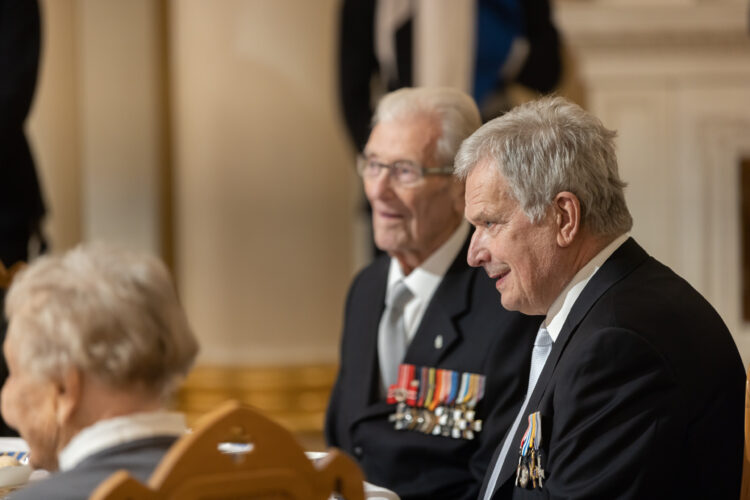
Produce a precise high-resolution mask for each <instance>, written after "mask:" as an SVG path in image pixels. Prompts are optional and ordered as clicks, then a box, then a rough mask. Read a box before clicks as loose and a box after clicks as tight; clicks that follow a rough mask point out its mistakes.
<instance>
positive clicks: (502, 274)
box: [489, 269, 510, 286]
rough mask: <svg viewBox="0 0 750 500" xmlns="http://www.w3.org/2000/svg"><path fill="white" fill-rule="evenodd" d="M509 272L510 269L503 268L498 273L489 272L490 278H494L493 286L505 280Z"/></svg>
mask: <svg viewBox="0 0 750 500" xmlns="http://www.w3.org/2000/svg"><path fill="white" fill-rule="evenodd" d="M509 274H510V269H505V270H503V271H500V272H499V273H495V274H490V275H489V276H490V279H493V280H495V286H499V285H500V284H501V283H503V281H504V280H505V278H506V276H508V275H509Z"/></svg>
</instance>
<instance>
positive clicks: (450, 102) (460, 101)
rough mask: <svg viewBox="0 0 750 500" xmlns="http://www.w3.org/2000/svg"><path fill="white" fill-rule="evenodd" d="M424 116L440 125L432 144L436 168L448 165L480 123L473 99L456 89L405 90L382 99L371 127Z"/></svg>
mask: <svg viewBox="0 0 750 500" xmlns="http://www.w3.org/2000/svg"><path fill="white" fill-rule="evenodd" d="M425 115H426V116H435V117H436V118H437V119H438V120H439V123H440V130H441V133H440V139H438V141H437V144H436V145H435V157H436V159H437V161H438V162H439V164H440V166H448V165H452V164H453V158H454V157H455V156H456V152H457V151H458V148H459V147H460V146H461V141H463V140H464V139H466V138H467V137H469V135H471V133H472V132H474V131H475V130H476V129H477V128H478V127H479V126H480V125H481V124H482V119H481V117H480V115H479V109H477V105H476V104H475V103H474V99H472V98H471V96H469V95H467V94H466V93H464V92H462V91H460V90H458V89H454V88H448V87H414V88H411V87H407V88H402V89H399V90H396V91H394V92H390V93H389V94H386V95H385V96H383V98H382V99H381V100H380V102H379V103H378V107H377V109H376V110H375V115H374V116H373V120H372V121H373V127H374V126H375V125H376V124H378V123H380V122H387V121H394V120H400V119H404V118H408V117H412V116H425Z"/></svg>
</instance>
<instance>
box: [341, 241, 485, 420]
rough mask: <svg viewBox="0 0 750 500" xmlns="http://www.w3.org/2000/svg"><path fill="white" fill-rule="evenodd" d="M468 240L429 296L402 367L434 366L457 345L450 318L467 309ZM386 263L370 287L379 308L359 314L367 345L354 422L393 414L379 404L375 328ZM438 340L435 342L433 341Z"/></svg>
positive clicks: (380, 310) (381, 305) (382, 304)
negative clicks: (410, 365) (428, 301)
mask: <svg viewBox="0 0 750 500" xmlns="http://www.w3.org/2000/svg"><path fill="white" fill-rule="evenodd" d="M470 241H471V238H470V237H469V238H467V239H466V241H465V242H464V246H463V247H462V248H461V251H460V252H459V253H458V255H457V256H456V258H455V260H454V261H453V263H452V264H451V266H450V267H449V268H448V271H447V272H446V273H445V276H444V277H443V279H442V281H441V282H440V285H438V288H437V290H435V294H434V295H433V296H432V299H431V300H430V303H429V305H428V306H427V309H426V310H425V313H424V315H423V316H422V320H421V321H420V323H419V327H418V329H417V332H416V333H415V335H414V338H413V339H412V341H411V343H410V344H409V348H408V349H407V352H406V356H405V358H404V363H410V364H414V365H418V366H437V365H438V364H439V363H440V361H442V360H443V359H444V357H445V356H446V355H447V353H449V352H450V349H451V347H452V346H453V345H454V344H456V343H457V342H459V341H460V339H461V334H460V333H459V331H458V330H457V329H456V327H455V322H454V318H455V317H456V316H458V315H459V314H461V313H463V312H464V311H465V310H466V308H467V307H468V301H469V288H470V287H471V281H472V276H473V273H467V272H465V271H466V268H467V267H468V264H467V262H466V253H467V252H468V249H469V243H470ZM389 264H390V260H389V259H384V262H383V266H382V269H379V270H378V275H377V276H378V279H377V282H376V283H373V287H372V291H371V293H372V297H373V299H372V302H371V303H370V306H373V305H374V304H375V303H376V301H377V303H378V304H379V307H370V308H369V309H367V310H366V311H361V314H362V323H361V324H362V331H363V339H364V341H365V342H366V343H367V353H368V354H364V355H363V357H362V359H361V360H360V361H361V363H362V364H361V366H362V367H363V368H364V369H365V370H366V373H367V374H368V375H367V376H365V377H362V378H363V386H362V387H360V388H359V389H360V393H359V394H357V398H358V399H357V401H356V404H357V407H358V408H361V409H362V412H361V413H359V417H358V418H357V421H359V420H361V419H363V418H370V417H373V416H376V415H379V414H383V413H388V412H392V411H393V407H392V406H391V405H388V404H386V403H385V401H380V400H379V392H378V391H379V383H380V382H379V366H378V357H377V352H378V327H379V325H380V317H381V316H382V314H383V310H384V309H385V290H386V288H387V281H388V266H389ZM438 336H439V337H440V338H439V340H438V339H437V337H438Z"/></svg>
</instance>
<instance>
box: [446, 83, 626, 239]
mask: <svg viewBox="0 0 750 500" xmlns="http://www.w3.org/2000/svg"><path fill="white" fill-rule="evenodd" d="M615 136H616V133H615V132H614V131H612V130H609V129H607V128H605V127H604V125H603V124H602V122H601V121H599V119H598V118H596V117H595V116H593V115H591V114H589V113H587V112H586V111H584V110H583V109H582V108H581V107H580V106H578V105H576V104H573V103H571V102H569V101H567V100H565V99H563V98H562V97H543V98H541V99H538V100H535V101H531V102H528V103H525V104H522V105H520V106H517V107H516V108H514V109H512V110H511V111H509V112H508V113H506V114H505V115H503V116H501V117H499V118H495V119H494V120H491V121H489V122H487V123H486V124H485V125H483V126H482V127H481V128H480V129H479V130H477V131H476V132H475V133H474V134H473V135H472V136H471V137H469V138H468V139H466V141H464V143H463V144H462V145H461V148H460V150H459V152H458V155H456V162H455V172H456V175H457V176H459V178H462V179H465V178H466V177H467V176H468V175H469V173H470V172H471V170H472V169H473V168H474V167H476V166H477V164H479V163H480V162H483V161H491V162H492V164H493V165H494V166H495V167H496V168H497V170H498V172H499V173H500V174H501V175H502V176H503V177H504V178H505V179H506V180H507V182H508V185H509V186H510V189H511V191H512V193H510V194H512V195H513V196H514V197H515V199H516V200H517V201H518V202H519V204H520V206H521V209H522V210H523V211H524V213H525V214H526V215H527V216H528V217H529V219H530V220H531V221H532V222H538V221H540V220H541V219H542V217H543V216H544V214H545V212H546V211H547V209H548V207H549V205H550V203H552V201H553V199H554V197H555V195H556V194H557V193H559V192H562V191H569V192H571V193H573V194H575V195H576V196H577V197H578V199H579V201H580V203H581V210H582V213H583V215H582V220H583V223H584V224H585V225H586V226H587V227H588V228H589V230H590V231H591V232H592V233H593V234H598V235H619V234H622V233H624V232H627V231H628V230H630V228H631V227H632V225H633V219H632V217H631V215H630V212H629V211H628V207H627V205H626V203H625V195H624V191H623V189H624V188H625V186H626V184H625V183H624V182H623V181H622V180H620V176H619V174H618V169H617V157H616V155H615V146H614V138H615Z"/></svg>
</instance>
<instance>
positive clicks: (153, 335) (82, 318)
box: [5, 244, 198, 396]
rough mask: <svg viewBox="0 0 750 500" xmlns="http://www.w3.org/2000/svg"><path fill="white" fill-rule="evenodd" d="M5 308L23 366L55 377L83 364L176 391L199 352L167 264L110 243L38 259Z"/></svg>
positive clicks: (106, 377)
mask: <svg viewBox="0 0 750 500" xmlns="http://www.w3.org/2000/svg"><path fill="white" fill-rule="evenodd" d="M5 311H6V315H7V317H8V319H9V322H10V326H9V330H8V335H13V336H14V338H13V341H14V346H17V350H16V353H17V359H18V365H19V366H20V367H22V368H21V369H23V370H29V371H31V372H33V373H34V374H35V375H38V376H43V377H46V378H48V379H53V380H57V379H59V378H60V377H62V376H63V374H64V373H65V372H66V371H67V370H68V369H70V368H77V369H80V370H81V371H82V372H84V373H86V374H89V375H91V376H93V377H96V379H97V380H100V381H102V382H104V383H106V384H108V385H110V386H111V387H113V388H118V389H123V388H125V389H127V388H130V387H136V386H137V387H141V388H143V389H146V390H148V391H150V392H152V393H153V394H157V395H162V396H169V395H171V393H172V392H173V391H174V390H175V389H176V386H177V384H178V383H179V381H180V380H181V379H182V378H183V377H184V376H185V375H186V374H187V372H188V371H189V369H190V367H191V366H192V363H193V361H194V359H195V356H196V354H197V352H198V343H197V341H196V339H195V337H194V336H193V333H192V331H191V329H190V327H189V325H188V322H187V318H186V317H185V313H184V311H183V309H182V307H181V305H180V303H179V300H178V298H177V294H176V291H175V289H174V286H173V284H172V280H171V278H170V276H169V271H167V269H166V267H165V266H164V265H163V264H162V263H161V262H160V261H159V260H158V259H157V258H155V257H153V256H149V255H145V254H138V253H134V252H130V251H127V250H124V249H121V248H117V247H113V246H109V245H104V244H85V245H80V246H78V247H77V248H75V249H73V250H71V251H69V252H67V253H65V254H63V255H59V256H45V257H42V258H40V259H38V260H36V261H35V262H34V263H32V264H31V265H30V266H29V267H28V268H26V269H24V270H23V271H21V272H20V273H19V274H18V275H17V276H16V278H15V279H14V281H13V284H12V285H11V287H10V289H9V290H8V294H7V296H6V299H5Z"/></svg>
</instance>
